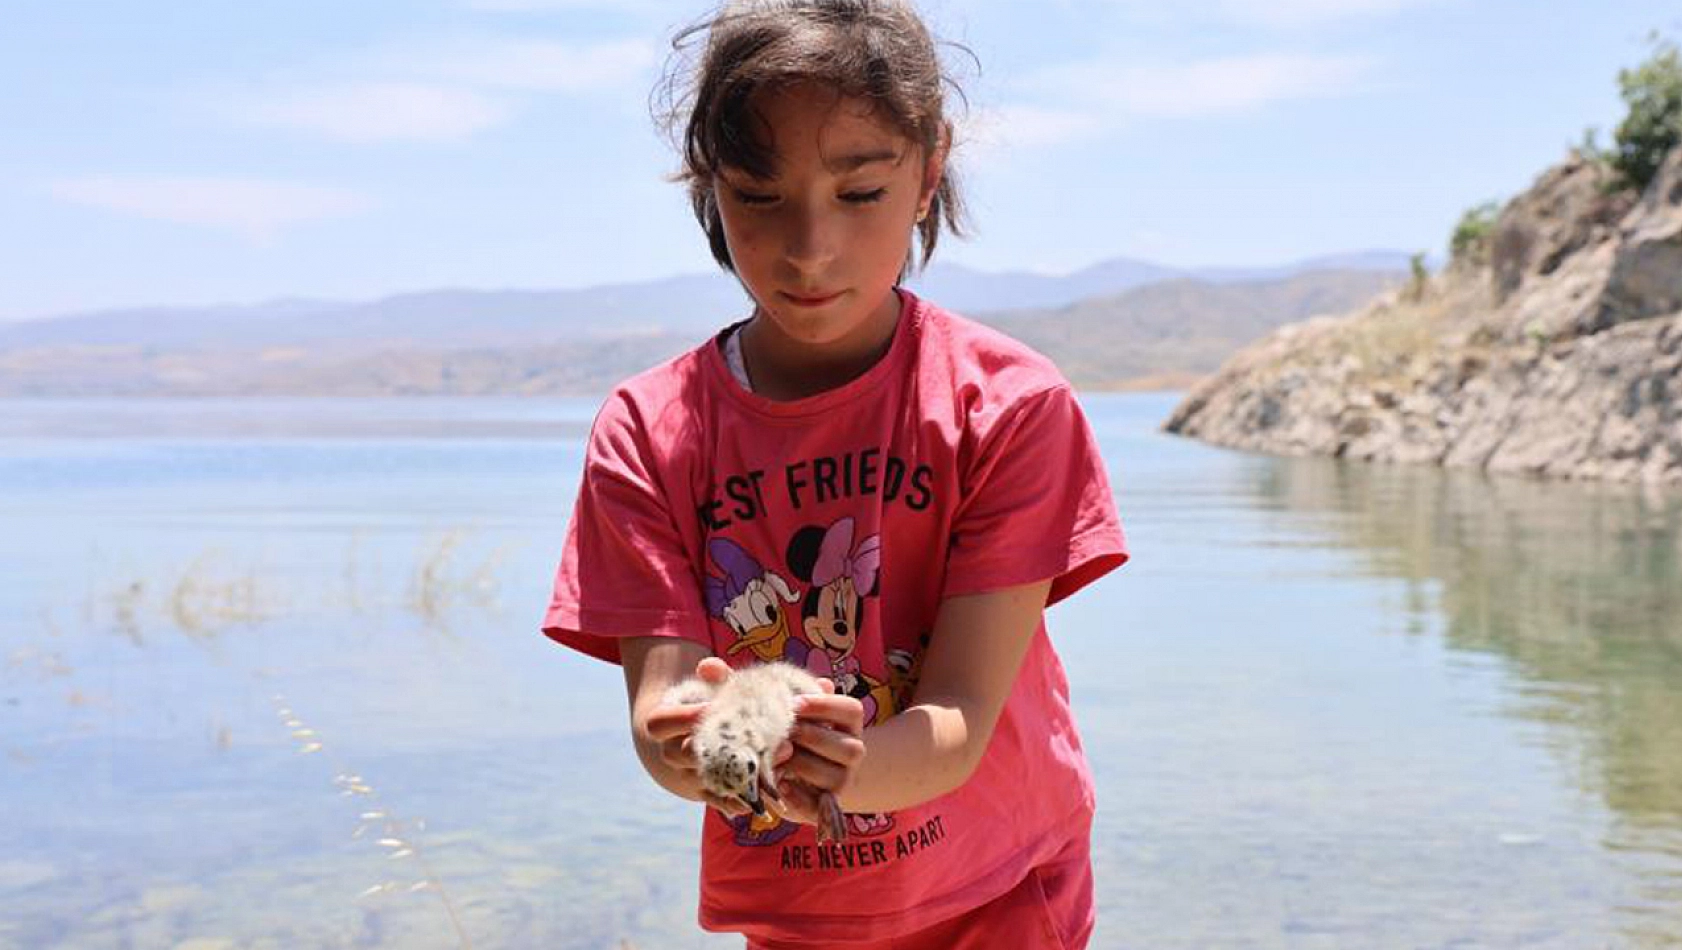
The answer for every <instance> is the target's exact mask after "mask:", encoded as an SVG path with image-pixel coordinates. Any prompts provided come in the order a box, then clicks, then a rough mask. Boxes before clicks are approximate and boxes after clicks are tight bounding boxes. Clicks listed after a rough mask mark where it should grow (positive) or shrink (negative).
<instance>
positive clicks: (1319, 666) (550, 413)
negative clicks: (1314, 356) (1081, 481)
mask: <svg viewBox="0 0 1682 950" xmlns="http://www.w3.org/2000/svg"><path fill="white" fill-rule="evenodd" d="M1172 402H1173V400H1172V397H1168V396H1094V397H1090V398H1089V399H1088V400H1087V407H1088V411H1089V413H1090V415H1091V418H1092V420H1093V425H1094V428H1095V429H1096V430H1097V431H1098V433H1099V437H1100V439H1101V441H1102V443H1103V447H1104V451H1105V453H1106V457H1107V459H1108V461H1109V464H1110V466H1111V470H1112V478H1113V480H1114V483H1115V486H1116V489H1117V493H1118V498H1119V501H1120V506H1121V510H1122V514H1123V518H1124V520H1125V522H1126V524H1127V527H1128V531H1129V536H1130V540H1131V542H1132V545H1133V548H1134V552H1135V561H1134V562H1133V563H1132V564H1130V565H1128V566H1127V567H1126V568H1124V569H1123V570H1121V571H1120V572H1118V573H1117V574H1115V575H1112V576H1111V577H1110V578H1108V579H1106V580H1105V581H1103V582H1101V583H1100V584H1098V585H1096V586H1095V587H1093V588H1090V589H1089V590H1087V591H1086V592H1084V593H1083V594H1081V595H1080V596H1078V597H1077V598H1075V599H1074V600H1073V601H1071V602H1070V603H1068V604H1066V605H1064V606H1060V607H1059V608H1057V609H1056V610H1055V611H1054V613H1053V615H1052V619H1051V627H1052V633H1053V637H1054V639H1055V641H1056V642H1057V644H1058V646H1059V649H1060V650H1061V651H1062V653H1063V655H1064V658H1065V661H1066V662H1067V664H1068V665H1069V668H1070V676H1071V679H1072V681H1073V688H1074V691H1075V698H1076V702H1077V706H1078V713H1079V715H1080V717H1081V723H1082V727H1083V730H1084V733H1085V736H1086V739H1087V744H1088V750H1089V754H1090V755H1091V757H1092V760H1093V766H1094V770H1095V772H1096V774H1097V778H1098V789H1099V800H1100V802H1099V804H1100V812H1099V816H1098V823H1097V827H1096V831H1095V842H1094V844H1095V859H1096V862H1097V871H1098V900H1099V927H1098V933H1097V936H1096V940H1095V944H1094V945H1095V946H1097V947H1139V948H1205V947H1219V948H1252V947H1253V948H1263V947H1268V948H1271V947H1289V948H1297V947H1307V948H1321V947H1324V948H1351V947H1362V948H1365V947H1379V948H1389V947H1396V948H1418V947H1456V948H1460V947H1465V948H1471V947H1492V948H1493V947H1526V948H1530V947H1547V948H1556V947H1557V948H1573V950H1575V948H1599V947H1633V948H1649V947H1677V946H1682V500H1679V499H1678V497H1677V496H1675V495H1651V494H1643V493H1642V492H1640V491H1638V490H1633V489H1617V488H1606V487H1592V486H1580V485H1560V484H1536V483H1531V482H1526V481H1514V480H1490V479H1486V478H1483V477H1480V476H1475V475H1466V474H1445V473H1442V472H1438V471H1434V470H1424V469H1413V468H1385V467H1378V468H1373V467H1356V466H1348V465H1342V464H1339V463H1335V462H1330V461H1324V460H1296V461H1292V460H1279V459H1271V458H1263V457H1258V456H1250V455H1243V454H1238V453H1231V452H1226V451H1222V450H1217V449H1212V448H1209V447H1206V446H1202V445H1199V444H1196V443H1190V442H1185V441H1181V440H1176V439H1170V438H1167V437H1164V436H1161V435H1159V434H1157V433H1156V432H1155V426H1156V424H1157V423H1158V422H1159V421H1160V420H1161V419H1162V418H1163V417H1164V416H1166V414H1167V412H1168V410H1169V408H1170V406H1171V405H1172ZM593 410H594V404H593V403H586V402H537V401H498V400H481V401H449V400H424V401H423V400H410V401H405V400H379V401H368V402H336V401H311V400H293V401H274V402H190V403H171V402H138V403H137V402H129V403H41V402H5V403H0V802H3V805H0V947H8V948H9V947H19V948H30V950H34V948H43V947H95V948H103V947H112V948H118V947H122V948H128V947H137V948H151V947H162V948H187V950H212V948H234V947H273V948H297V947H351V946H358V947H401V948H426V947H439V948H454V947H462V946H468V945H471V946H475V947H479V948H487V947H499V948H500V947H561V948H614V947H618V946H619V945H620V942H621V941H622V940H628V941H631V942H632V943H633V944H634V945H635V946H636V947H638V948H643V950H649V948H654V950H658V948H680V947H732V946H738V945H739V944H738V942H737V941H735V940H732V939H730V938H720V937H716V936H711V935H706V934H703V933H701V932H699V931H698V930H697V929H696V927H695V925H694V923H693V918H694V904H695V876H696V858H695V845H694V841H695V836H696V825H697V823H698V821H699V814H698V811H697V809H696V808H694V807H691V806H689V805H687V804H686V803H683V802H679V801H676V800H673V799H670V798H669V797H667V796H666V795H665V794H664V793H662V792H660V791H658V790H657V789H656V788H655V787H654V786H653V784H652V783H651V782H649V781H648V780H647V779H646V777H644V776H643V774H642V772H641V770H640V768H639V767H638V766H637V765H636V763H635V760H634V757H633V756H632V754H631V752H630V750H629V745H628V740H627V739H626V735H625V712H624V699H623V687H622V685H621V680H620V677H619V674H618V671H617V670H616V669H614V668H612V667H609V666H607V665H605V664H600V663H596V662H594V661H589V660H585V659H583V658H580V657H577V656H574V655H572V654H571V653H570V652H568V651H565V650H562V649H560V648H558V647H555V646H553V645H551V644H549V643H548V642H547V641H545V640H544V639H543V638H542V637H541V636H540V635H538V634H537V633H536V632H535V627H536V624H537V621H538V619H539V617H540V615H541V613H542V609H543V607H544V605H545V603H546V602H547V594H548V585H549V581H550V579H551V577H552V573H553V570H554V566H555V558H556V555H557V552H558V549H559V545H560V539H561V536H562V531H563V529H564V527H565V522H566V518H567V516H568V514H569V513H570V509H571V501H572V497H573V494H574V491H575V488H576V484H577V477H578V471H579V465H580V460H581V441H580V440H581V437H582V434H583V432H584V431H585V429H586V427H587V426H588V423H589V420H590V417H591V415H592V413H593ZM469 942H470V943H469Z"/></svg>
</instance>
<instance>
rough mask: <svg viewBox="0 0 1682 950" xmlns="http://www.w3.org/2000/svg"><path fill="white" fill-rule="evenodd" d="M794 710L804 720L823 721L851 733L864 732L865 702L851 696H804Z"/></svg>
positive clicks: (858, 733)
mask: <svg viewBox="0 0 1682 950" xmlns="http://www.w3.org/2000/svg"><path fill="white" fill-rule="evenodd" d="M794 712H795V715H797V716H799V717H800V718H801V719H803V720H807V721H810V722H821V723H823V724H825V725H827V726H831V727H833V728H836V729H839V730H841V731H842V732H845V733H848V734H849V735H855V736H856V735H860V734H861V733H863V732H864V704H863V703H861V702H859V701H858V700H856V699H854V698H853V697H851V696H802V697H800V699H799V701H798V702H796V703H795V707H794Z"/></svg>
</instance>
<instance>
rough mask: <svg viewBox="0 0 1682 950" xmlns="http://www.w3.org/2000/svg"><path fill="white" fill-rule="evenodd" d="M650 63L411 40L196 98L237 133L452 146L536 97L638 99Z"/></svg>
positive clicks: (499, 44)
mask: <svg viewBox="0 0 1682 950" xmlns="http://www.w3.org/2000/svg"><path fill="white" fill-rule="evenodd" d="M656 58H657V57H656V54H655V49H654V44H653V43H652V42H650V41H647V40H642V39H624V40H613V41H606V42H599V43H569V42H562V41H557V40H548V39H532V38H525V37H510V36H498V35H484V34H453V35H445V36H436V35H435V36H427V37H410V38H406V39H400V40H393V41H390V42H387V43H384V44H381V45H377V46H374V47H372V48H368V49H365V50H363V51H362V52H360V53H358V54H355V55H352V56H349V57H347V58H345V59H343V60H338V61H333V62H326V63H317V64H314V65H313V66H309V67H300V68H294V69H290V70H284V71H280V72H276V73H272V74H270V75H267V76H264V77H261V78H259V79H254V80H251V81H248V82H245V83H241V84H237V85H230V86H224V87H222V88H220V89H213V90H209V91H205V92H201V94H200V95H201V98H202V99H203V100H204V101H207V102H208V103H209V105H210V108H211V109H212V110H213V111H214V112H215V113H216V114H218V115H220V116H221V117H223V118H224V119H226V120H228V121H233V122H237V123H241V124H249V125H262V126H270V127H276V128H287V129H293V130H296V131H302V132H307V133H310V134H313V135H316V136H319V137H323V138H327V139H330V140H333V141H339V142H349V143H354V144H369V143H377V142H453V141H461V140H464V139H468V138H471V137H472V136H474V135H476V134H478V133H480V132H483V131H485V130H486V129H490V128H494V127H496V126H499V125H502V124H504V123H506V122H508V121H510V120H511V119H513V118H514V117H515V116H516V115H517V114H518V112H519V110H520V108H521V107H522V106H523V105H524V104H525V102H526V101H527V100H529V99H530V98H531V97H533V96H536V95H582V94H587V93H591V92H596V91H599V90H615V91H617V90H622V89H626V88H632V87H635V88H638V89H639V95H640V87H642V86H643V85H644V84H645V83H646V82H647V75H646V74H647V72H648V70H649V69H650V68H651V67H652V66H653V65H654V63H655V61H656Z"/></svg>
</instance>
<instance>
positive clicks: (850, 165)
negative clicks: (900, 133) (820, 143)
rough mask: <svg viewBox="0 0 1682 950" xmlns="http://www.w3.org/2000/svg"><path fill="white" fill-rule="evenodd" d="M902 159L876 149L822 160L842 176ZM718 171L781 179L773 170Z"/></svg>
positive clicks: (892, 152)
mask: <svg viewBox="0 0 1682 950" xmlns="http://www.w3.org/2000/svg"><path fill="white" fill-rule="evenodd" d="M904 158H905V155H904V154H903V153H902V152H900V151H899V150H897V149H877V150H875V151H870V152H854V153H852V154H850V155H837V156H834V157H833V158H827V159H825V160H824V167H825V168H827V169H828V170H829V171H830V172H831V173H833V174H837V175H844V174H847V173H848V172H855V171H858V170H859V169H860V168H863V167H864V166H866V165H873V164H875V163H876V162H888V163H890V164H893V165H898V164H899V163H900V162H901V161H902V160H904ZM719 171H720V172H721V173H724V174H726V175H740V176H742V177H744V178H747V179H749V180H751V181H756V182H766V183H769V182H774V181H777V180H778V179H780V178H781V177H782V176H781V175H779V174H778V173H777V171H776V170H775V169H772V171H771V174H769V175H766V176H760V175H755V174H753V173H752V172H749V171H745V170H743V169H739V168H732V167H730V166H723V167H721V168H720V169H719Z"/></svg>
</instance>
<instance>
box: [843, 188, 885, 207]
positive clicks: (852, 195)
mask: <svg viewBox="0 0 1682 950" xmlns="http://www.w3.org/2000/svg"><path fill="white" fill-rule="evenodd" d="M887 193H888V189H886V188H878V189H876V190H875V191H849V192H847V193H846V194H843V195H842V196H841V200H842V201H845V202H847V203H848V204H855V205H867V204H870V203H872V202H875V201H881V200H882V196H883V195H885V194H887Z"/></svg>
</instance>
